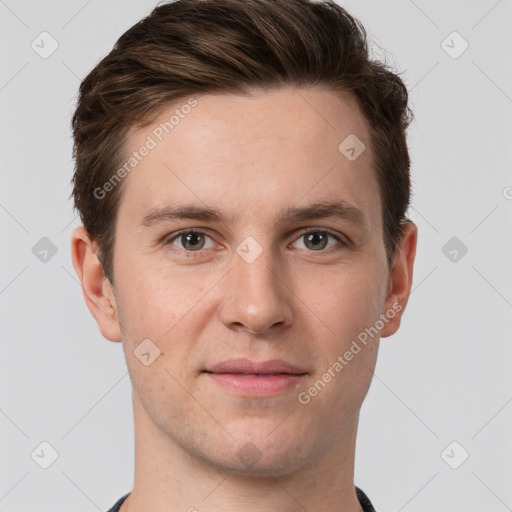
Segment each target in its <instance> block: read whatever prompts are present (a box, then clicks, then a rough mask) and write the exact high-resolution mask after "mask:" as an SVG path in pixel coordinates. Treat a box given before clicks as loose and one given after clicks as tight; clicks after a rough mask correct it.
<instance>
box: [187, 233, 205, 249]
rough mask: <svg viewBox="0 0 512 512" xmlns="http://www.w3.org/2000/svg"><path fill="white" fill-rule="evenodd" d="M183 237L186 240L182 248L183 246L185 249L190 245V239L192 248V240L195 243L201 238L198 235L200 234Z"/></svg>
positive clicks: (189, 234)
mask: <svg viewBox="0 0 512 512" xmlns="http://www.w3.org/2000/svg"><path fill="white" fill-rule="evenodd" d="M183 236H184V237H185V239H186V243H185V244H184V246H185V247H187V245H190V241H191V239H192V246H194V245H195V244H194V243H193V242H194V240H195V242H196V243H197V239H198V238H200V237H201V235H200V234H198V233H188V234H186V235H183ZM192 248H194V247H192Z"/></svg>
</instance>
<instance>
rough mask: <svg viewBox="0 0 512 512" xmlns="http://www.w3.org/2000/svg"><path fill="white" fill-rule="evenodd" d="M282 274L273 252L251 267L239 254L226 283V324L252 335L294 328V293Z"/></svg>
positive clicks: (223, 308) (223, 305)
mask: <svg viewBox="0 0 512 512" xmlns="http://www.w3.org/2000/svg"><path fill="white" fill-rule="evenodd" d="M280 270H281V271H282V270H283V269H280V268H279V262H276V261H273V257H272V254H271V251H270V250H267V249H265V250H263V252H262V253H261V254H260V255H259V256H258V257H257V258H256V260H254V261H252V262H251V263H248V262H247V261H245V260H244V258H242V257H240V256H239V254H237V253H235V254H234V255H233V267H232V270H231V271H230V272H229V273H228V275H227V276H226V279H225V280H223V281H224V282H223V286H224V289H223V291H222V303H221V305H220V317H221V320H222V322H223V323H224V324H225V325H226V326H227V327H228V328H230V329H233V328H238V329H245V330H246V331H247V332H249V333H251V334H263V333H266V332H267V331H268V330H269V329H271V328H274V329H277V328H279V327H280V328H284V327H287V326H289V325H291V324H292V321H293V309H292V307H291V301H292V298H293V293H292V290H291V289H290V287H289V284H288V283H287V282H286V276H285V273H283V272H281V273H279V271H280Z"/></svg>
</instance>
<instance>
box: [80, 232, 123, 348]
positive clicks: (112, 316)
mask: <svg viewBox="0 0 512 512" xmlns="http://www.w3.org/2000/svg"><path fill="white" fill-rule="evenodd" d="M71 257H72V260H73V267H74V268H75V271H76V273H77V275H78V278H79V279H80V283H81V284H82V292H83V294H84V298H85V303H86V304H87V307H88V308H89V311H90V312H91V314H92V316H93V317H94V318H95V320H96V323H97V324H98V327H99V329H100V331H101V334H103V336H104V337H105V338H107V339H108V340H110V341H122V337H121V330H120V327H119V323H118V319H117V306H116V301H115V296H114V292H113V289H112V286H111V284H110V283H109V282H108V280H107V278H106V277H105V273H104V271H103V268H102V266H101V263H100V261H99V259H98V257H97V256H96V253H95V247H94V243H93V242H92V241H91V239H90V238H89V235H88V233H87V231H86V230H85V228H84V227H83V226H80V227H78V228H76V229H75V230H74V231H73V234H72V235H71Z"/></svg>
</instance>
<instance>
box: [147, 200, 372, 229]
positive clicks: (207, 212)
mask: <svg viewBox="0 0 512 512" xmlns="http://www.w3.org/2000/svg"><path fill="white" fill-rule="evenodd" d="M331 217H335V218H339V219H342V220H345V221H348V222H350V223H352V224H354V225H356V226H358V227H361V228H364V227H368V221H367V219H366V215H365V214H364V213H363V212H362V211H361V210H359V209H358V208H356V207H355V206H352V205H350V204H349V203H347V202H346V201H343V200H336V201H321V202H316V203H312V204H310V205H308V206H304V207H296V206H291V207H289V208H286V209H284V210H282V211H281V212H279V213H278V214H277V215H276V216H275V217H274V219H273V220H274V224H281V223H285V222H298V221H305V220H320V219H326V218H331ZM179 219H187V220H199V221H205V222H208V221H210V222H211V221H218V222H225V221H226V218H225V216H224V215H223V214H222V213H221V212H220V211H219V210H216V209H214V208H208V207H203V206H197V205H194V204H184V205H176V206H164V207H158V208H153V209H152V210H151V211H150V212H149V213H148V214H147V215H146V216H145V217H144V218H143V219H142V220H141V221H140V223H139V225H141V226H145V227H151V226H153V225H155V224H160V223H163V222H168V221H172V220H179Z"/></svg>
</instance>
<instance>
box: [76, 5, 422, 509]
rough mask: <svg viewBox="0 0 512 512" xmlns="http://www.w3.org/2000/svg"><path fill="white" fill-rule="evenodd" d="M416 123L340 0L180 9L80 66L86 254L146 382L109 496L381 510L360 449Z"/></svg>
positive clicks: (139, 502)
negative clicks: (121, 471)
mask: <svg viewBox="0 0 512 512" xmlns="http://www.w3.org/2000/svg"><path fill="white" fill-rule="evenodd" d="M409 121H410V111H409V109H408V107H407V91H406V89H405V86H404V85H403V83H402V82H401V80H400V79H399V78H398V77H397V76H396V75H395V74H393V73H392V72H391V71H390V70H388V69H387V68H386V67H385V66H384V65H383V64H381V63H378V62H372V61H371V60H369V57H368V50H367V43H366V35H365V32H364V29H363V27H362V26H361V25H360V24H359V22H357V21H356V20H354V19H353V18H352V17H351V16H350V15H349V14H348V13H346V12H345V11H344V10H343V9H342V8H341V7H339V6H338V5H337V4H336V3H334V2H332V1H324V2H313V1H308V0H294V1H290V0H277V1H276V0H244V1H242V0H210V1H200V0H178V1H176V2H172V3H166V4H163V5H160V6H159V7H157V8H156V9H155V10H154V11H153V12H152V13H151V14H150V15H149V16H148V17H147V18H145V19H144V20H142V21H141V22H139V23H137V24H136V25H135V26H134V27H132V28H131V29H130V30H128V31H127V32H126V33H125V34H124V35H123V36H122V37H121V38H120V39H119V41H118V42H117V43H116V45H115V47H114V49H113V50H112V52H111V53H110V54H109V55H108V56H106V57H105V58H104V59H103V60H102V61H101V62H100V63H99V64H98V65H97V66H96V68H95V69H94V70H93V71H92V72H91V73H90V74H89V75H88V76H87V77H86V78H85V80H84V81H83V83H82V84H81V87H80V97H79V101H78V106H77V109H76V112H75V115H74V118H73V130H74V140H75V148H74V156H75V159H76V169H75V175H74V178H73V182H74V190H73V195H74V200H75V206H76V208H77V210H78V211H79V212H80V215H81V219H82V223H83V227H79V228H77V229H76V230H75V231H74V233H73V236H72V258H73V264H74V267H75V270H76V272H77V274H78V276H79V278H80V281H81V283H82V287H83V292H84V297H85V301H86V303H87V306H88V307H89V309H90V311H91V313H92V315H93V316H94V317H95V319H96V321H97V323H98V327H99V329H100V331H101V333H102V334H103V336H104V337H105V338H107V339H108V340H110V341H114V342H122V343H123V348H124V354H125V357H126V362H127V367H128V370H129V374H130V379H131V383H132V388H133V410H134V427H135V478H134V486H133V490H132V491H131V492H130V493H128V494H126V495H125V496H123V497H122V498H121V499H120V500H119V501H118V502H117V503H116V504H115V506H114V507H113V508H112V509H111V511H118V510H120V511H121V512H127V511H129V512H143V511H148V510H151V511H154V512H159V511H161V512H163V511H173V512H174V511H180V510H183V511H185V510H187V511H189V512H192V511H196V510H197V511H199V512H213V511H219V510H223V511H239V510H244V511H245V512H251V511H256V510H258V511H276V512H277V511H279V512H292V511H299V510H307V511H310V512H320V511H322V512H324V511H325V512H338V511H340V512H341V511H344V512H356V511H359V512H360V511H366V512H367V511H372V510H374V508H373V506H372V504H371V502H370V500H369V499H368V497H367V496H366V495H365V493H364V492H363V490H361V489H359V488H358V487H356V486H355V485H354V478H353V477H354V454H355V444H356V435H357V426H358V419H359V410H360V408H361V405H362V403H363V400H364V398H365V396H366V393H367V391H368V388H369V386H370V383H371V378H372V372H373V369H374V367H375V364H376V359H377V353H378V347H379V342H380V338H381V337H387V336H390V335H392V334H393V333H395V332H396V331H397V329H398V328H399V326H400V319H401V315H402V314H403V312H404V309H405V307H406V304H407V301H408V297H409V293H410V289H411V284H412V272H413V262H414V257H415V250H416V240H417V228H416V226H415V225H414V223H412V222H411V221H410V220H409V219H407V218H406V216H405V214H406V211H407V208H408V205H409V201H410V178H409V155H408V150H407V144H406V136H405V131H406V128H407V126H408V123H409Z"/></svg>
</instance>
